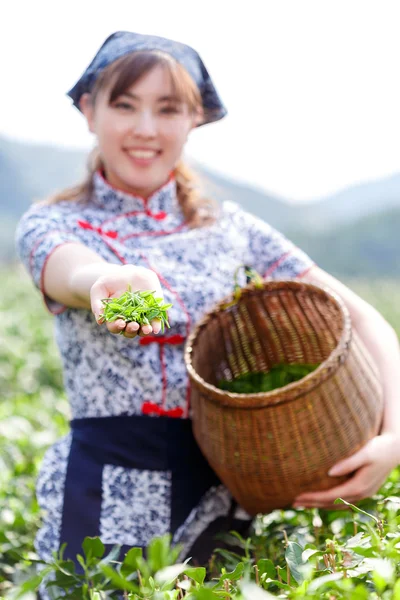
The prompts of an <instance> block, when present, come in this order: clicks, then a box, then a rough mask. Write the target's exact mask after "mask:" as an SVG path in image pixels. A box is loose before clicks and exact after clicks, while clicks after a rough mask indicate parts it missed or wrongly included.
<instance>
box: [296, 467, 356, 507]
mask: <svg viewBox="0 0 400 600" xmlns="http://www.w3.org/2000/svg"><path fill="white" fill-rule="evenodd" d="M364 479H365V474H364V469H362V470H361V471H359V472H358V473H357V474H356V475H355V476H354V477H352V478H351V479H349V481H346V482H345V483H342V484H340V485H337V486H336V487H333V488H331V489H329V490H325V491H323V492H305V493H304V494H300V495H299V496H297V498H296V499H295V501H294V503H293V506H294V507H299V506H318V505H321V504H333V503H334V501H335V500H336V499H337V498H343V500H347V499H348V498H358V499H360V498H361V497H362V495H363V493H362V490H364V489H367V486H366V485H364Z"/></svg>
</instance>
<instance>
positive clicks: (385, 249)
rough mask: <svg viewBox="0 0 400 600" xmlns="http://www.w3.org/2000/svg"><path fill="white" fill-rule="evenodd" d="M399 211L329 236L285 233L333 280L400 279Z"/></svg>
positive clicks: (366, 219)
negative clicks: (350, 278)
mask: <svg viewBox="0 0 400 600" xmlns="http://www.w3.org/2000/svg"><path fill="white" fill-rule="evenodd" d="M399 231H400V208H391V209H390V208H388V209H386V210H383V211H381V212H376V213H374V214H371V215H368V216H366V217H362V218H361V219H359V220H357V221H355V222H353V223H347V224H344V225H342V226H340V227H336V228H335V229H332V230H331V231H329V232H325V233H322V232H315V233H314V234H312V235H311V234H309V233H307V232H306V231H304V230H302V231H299V230H297V231H292V232H287V234H288V237H290V239H291V240H292V241H293V242H295V243H296V244H297V245H298V246H299V247H300V248H302V249H303V250H304V251H305V252H307V254H309V256H311V257H312V258H313V259H314V260H315V261H316V262H317V264H318V265H320V266H321V267H322V268H324V269H325V270H326V271H328V272H329V273H332V274H333V275H336V276H343V275H345V276H349V277H391V276H395V277H397V278H398V277H400V236H399Z"/></svg>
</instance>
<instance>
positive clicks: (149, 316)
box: [102, 286, 172, 332]
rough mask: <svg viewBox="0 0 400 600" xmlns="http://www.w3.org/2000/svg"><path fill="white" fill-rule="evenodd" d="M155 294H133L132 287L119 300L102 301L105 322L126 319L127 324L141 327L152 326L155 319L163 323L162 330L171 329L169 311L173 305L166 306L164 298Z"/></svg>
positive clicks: (146, 292) (150, 292)
mask: <svg viewBox="0 0 400 600" xmlns="http://www.w3.org/2000/svg"><path fill="white" fill-rule="evenodd" d="M154 294H155V292H152V291H149V290H146V291H142V292H132V288H131V286H128V291H126V292H125V293H124V294H122V296H120V297H119V298H106V299H105V300H102V303H103V305H104V310H103V314H102V317H103V319H104V321H107V322H112V321H116V320H117V319H124V321H126V322H127V323H131V322H132V321H134V322H136V323H138V324H139V325H150V323H151V321H153V320H154V319H159V320H160V321H161V330H162V332H164V330H165V326H167V327H169V323H168V315H167V310H168V309H170V308H171V306H172V304H165V303H164V301H163V299H162V298H156V297H155V296H154Z"/></svg>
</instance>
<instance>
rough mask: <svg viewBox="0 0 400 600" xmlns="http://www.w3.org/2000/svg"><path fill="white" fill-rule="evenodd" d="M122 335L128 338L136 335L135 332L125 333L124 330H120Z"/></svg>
mask: <svg viewBox="0 0 400 600" xmlns="http://www.w3.org/2000/svg"><path fill="white" fill-rule="evenodd" d="M122 335H123V336H124V337H126V338H128V339H130V340H132V339H133V338H135V337H137V333H126V330H125V331H123V332H122Z"/></svg>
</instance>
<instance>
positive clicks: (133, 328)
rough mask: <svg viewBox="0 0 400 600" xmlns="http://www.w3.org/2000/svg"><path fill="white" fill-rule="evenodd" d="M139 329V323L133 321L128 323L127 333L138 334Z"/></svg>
mask: <svg viewBox="0 0 400 600" xmlns="http://www.w3.org/2000/svg"><path fill="white" fill-rule="evenodd" d="M138 331H139V323H136V322H135V321H131V322H129V323H127V324H126V329H125V334H129V335H133V334H135V335H136V334H137V332H138Z"/></svg>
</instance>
